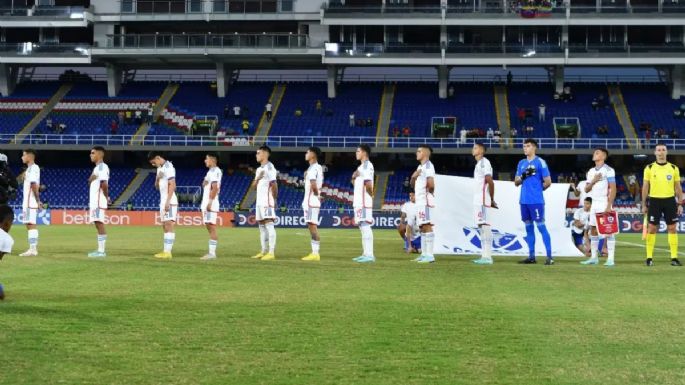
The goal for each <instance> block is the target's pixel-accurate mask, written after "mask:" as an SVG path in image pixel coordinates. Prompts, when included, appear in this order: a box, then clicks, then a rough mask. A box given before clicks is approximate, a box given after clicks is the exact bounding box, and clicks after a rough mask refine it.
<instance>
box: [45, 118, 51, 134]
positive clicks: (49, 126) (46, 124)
mask: <svg viewBox="0 0 685 385" xmlns="http://www.w3.org/2000/svg"><path fill="white" fill-rule="evenodd" d="M45 128H46V129H47V132H52V118H51V117H49V116H48V117H47V119H45Z"/></svg>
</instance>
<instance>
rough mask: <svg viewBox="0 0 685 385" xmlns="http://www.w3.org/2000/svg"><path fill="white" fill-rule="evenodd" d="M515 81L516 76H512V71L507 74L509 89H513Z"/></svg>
mask: <svg viewBox="0 0 685 385" xmlns="http://www.w3.org/2000/svg"><path fill="white" fill-rule="evenodd" d="M513 81H514V75H512V74H511V71H509V72H507V87H511V83H512V82H513Z"/></svg>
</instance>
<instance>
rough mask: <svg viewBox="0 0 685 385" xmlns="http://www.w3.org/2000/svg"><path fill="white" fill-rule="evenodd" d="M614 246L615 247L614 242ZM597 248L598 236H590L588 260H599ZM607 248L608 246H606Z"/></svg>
mask: <svg viewBox="0 0 685 385" xmlns="http://www.w3.org/2000/svg"><path fill="white" fill-rule="evenodd" d="M614 245H616V243H615V241H614ZM598 247H599V236H597V235H590V253H591V254H590V259H591V260H593V261H596V260H598V259H599V258H598V257H597V248H598ZM607 247H609V245H607Z"/></svg>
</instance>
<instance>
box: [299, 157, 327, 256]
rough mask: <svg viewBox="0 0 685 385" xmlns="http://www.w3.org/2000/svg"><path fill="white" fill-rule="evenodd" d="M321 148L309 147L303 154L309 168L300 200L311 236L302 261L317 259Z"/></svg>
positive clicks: (321, 173) (321, 184) (321, 168)
mask: <svg viewBox="0 0 685 385" xmlns="http://www.w3.org/2000/svg"><path fill="white" fill-rule="evenodd" d="M320 158H321V149H319V148H318V147H309V149H308V150H307V152H306V153H305V155H304V159H305V160H306V161H307V163H309V168H308V169H307V171H305V173H304V199H303V201H302V211H303V212H304V219H305V221H306V222H307V227H309V234H310V235H311V237H312V242H311V243H312V252H311V254H309V255H307V256H306V257H303V258H302V260H303V261H319V260H321V257H320V256H319V247H320V242H321V238H320V237H319V210H320V209H321V188H322V187H323V167H321V165H320V164H319V159H320Z"/></svg>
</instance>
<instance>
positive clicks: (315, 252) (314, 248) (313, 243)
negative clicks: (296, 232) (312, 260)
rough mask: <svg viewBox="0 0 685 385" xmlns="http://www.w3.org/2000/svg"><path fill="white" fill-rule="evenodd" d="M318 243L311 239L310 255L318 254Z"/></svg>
mask: <svg viewBox="0 0 685 385" xmlns="http://www.w3.org/2000/svg"><path fill="white" fill-rule="evenodd" d="M319 246H320V242H319V241H315V240H313V239H312V254H319Z"/></svg>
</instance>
